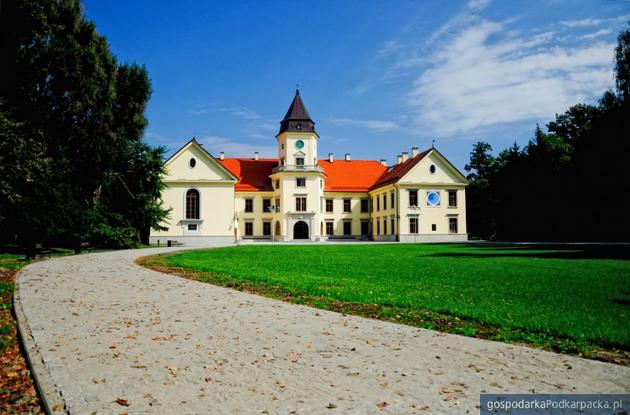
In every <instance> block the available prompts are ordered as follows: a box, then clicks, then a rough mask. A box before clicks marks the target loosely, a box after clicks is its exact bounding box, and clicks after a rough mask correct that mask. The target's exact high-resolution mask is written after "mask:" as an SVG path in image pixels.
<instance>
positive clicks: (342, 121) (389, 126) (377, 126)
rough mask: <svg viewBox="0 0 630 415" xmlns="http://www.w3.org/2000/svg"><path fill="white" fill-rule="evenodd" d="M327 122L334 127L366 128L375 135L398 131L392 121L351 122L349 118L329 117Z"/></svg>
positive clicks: (396, 125)
mask: <svg viewBox="0 0 630 415" xmlns="http://www.w3.org/2000/svg"><path fill="white" fill-rule="evenodd" d="M328 120H329V121H330V122H331V123H333V124H335V125H339V126H351V127H361V128H367V129H369V130H372V131H374V132H377V133H384V132H387V131H392V130H396V129H398V124H397V123H395V122H394V121H386V120H352V119H350V118H336V117H331V118H329V119H328Z"/></svg>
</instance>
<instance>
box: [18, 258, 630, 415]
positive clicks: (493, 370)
mask: <svg viewBox="0 0 630 415" xmlns="http://www.w3.org/2000/svg"><path fill="white" fill-rule="evenodd" d="M172 250H173V249H171V251H172ZM167 251H168V250H167V249H164V248H163V249H143V250H130V251H117V252H108V253H98V254H87V255H78V256H70V257H64V258H58V259H52V260H48V261H42V262H38V263H34V264H32V265H29V266H28V267H26V268H24V269H23V270H22V271H21V272H20V274H19V276H18V280H17V290H16V305H15V307H16V313H17V315H18V320H19V326H20V331H21V334H22V335H23V337H24V338H25V343H26V349H27V351H28V354H29V357H30V359H31V360H33V362H34V364H33V367H34V372H35V375H36V377H37V379H38V381H39V382H41V383H42V385H41V386H42V389H43V390H44V391H45V395H46V396H45V397H46V401H47V402H48V403H49V405H50V406H51V409H54V410H53V412H59V413H63V412H69V413H72V414H84V413H120V412H128V413H130V414H131V413H178V414H179V413H213V414H222V413H245V414H248V413H252V414H260V413H299V414H308V413H316V414H319V413H331V414H334V413H339V414H341V413H343V414H347V413H361V414H366V413H375V414H376V413H378V414H385V413H391V414H401V413H415V412H416V411H418V412H419V413H427V412H426V409H428V410H429V412H430V413H435V412H445V413H446V412H448V413H466V412H467V411H470V413H477V412H478V409H477V405H478V404H479V394H480V393H483V392H489V393H494V392H496V393H519V392H520V393H528V392H533V391H535V392H538V393H543V392H545V393H597V392H602V393H603V392H605V393H620V392H625V393H628V392H630V368H629V367H621V366H615V365H612V364H607V363H602V362H596V361H590V360H585V359H579V358H575V357H570V356H565V355H558V354H554V353H548V352H544V351H540V350H535V349H530V348H525V347H518V346H510V345H506V344H502V343H495V342H490V341H484V340H478V339H473V338H468V337H461V336H455V335H449V334H441V333H436V332H433V331H429V330H423V329H417V328H413V327H408V326H403V325H398V324H393V323H387V322H381V321H376V320H369V319H364V318H360V317H353V316H344V315H341V314H338V313H332V312H327V311H322V310H316V309H313V308H308V307H302V306H299V305H293V304H288V303H284V302H280V301H275V300H271V299H267V298H262V297H258V296H255V295H251V294H247V293H242V292H238V291H234V290H230V289H226V288H222V287H217V286H213V285H210V284H204V283H200V282H196V281H190V280H186V279H181V278H178V277H175V276H170V275H165V274H161V273H158V272H155V271H151V270H148V269H144V268H141V267H139V266H138V265H136V264H135V263H134V262H133V260H134V259H135V258H136V257H138V256H144V255H152V254H156V253H161V252H167ZM55 391H58V392H59V393H60V394H61V396H59V395H58V394H56V392H55ZM117 400H118V402H117ZM427 406H428V408H427ZM423 410H424V411H423ZM292 411H294V412H292Z"/></svg>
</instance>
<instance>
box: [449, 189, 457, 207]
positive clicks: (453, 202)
mask: <svg viewBox="0 0 630 415" xmlns="http://www.w3.org/2000/svg"><path fill="white" fill-rule="evenodd" d="M448 207H457V190H449V191H448Z"/></svg>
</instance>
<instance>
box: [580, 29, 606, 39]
mask: <svg viewBox="0 0 630 415" xmlns="http://www.w3.org/2000/svg"><path fill="white" fill-rule="evenodd" d="M612 32H613V30H612V29H601V30H598V31H597V32H593V33H588V34H586V35H582V36H580V39H584V40H590V39H595V38H598V37H602V36H606V35H609V34H611V33H612Z"/></svg>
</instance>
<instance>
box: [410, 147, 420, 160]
mask: <svg viewBox="0 0 630 415" xmlns="http://www.w3.org/2000/svg"><path fill="white" fill-rule="evenodd" d="M419 153H420V152H419V151H418V147H411V158H414V157H416V156H417V155H418V154H419Z"/></svg>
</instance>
